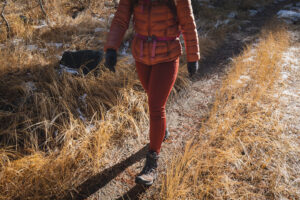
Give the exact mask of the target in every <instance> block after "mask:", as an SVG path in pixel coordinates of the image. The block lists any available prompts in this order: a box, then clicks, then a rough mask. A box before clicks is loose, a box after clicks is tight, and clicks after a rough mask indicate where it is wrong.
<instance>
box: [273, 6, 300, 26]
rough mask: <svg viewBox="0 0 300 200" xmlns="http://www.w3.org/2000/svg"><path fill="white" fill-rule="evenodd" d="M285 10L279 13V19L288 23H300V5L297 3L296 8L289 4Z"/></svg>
mask: <svg viewBox="0 0 300 200" xmlns="http://www.w3.org/2000/svg"><path fill="white" fill-rule="evenodd" d="M284 8H285V9H284V10H280V11H278V12H277V17H278V18H281V19H283V20H284V21H285V22H286V23H289V24H291V23H294V22H298V21H300V4H299V3H297V4H295V6H294V5H293V4H289V5H287V6H285V7H284Z"/></svg>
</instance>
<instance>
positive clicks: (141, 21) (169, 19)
mask: <svg viewBox="0 0 300 200" xmlns="http://www.w3.org/2000/svg"><path fill="white" fill-rule="evenodd" d="M145 1H146V3H145ZM176 9H177V17H176V16H174V12H172V11H171V9H170V8H169V6H168V5H167V4H162V3H161V2H159V1H155V0H152V1H151V0H148V1H147V0H140V1H139V2H138V4H137V5H136V6H135V7H134V8H133V9H131V0H120V3H119V6H118V9H117V11H116V13H115V16H114V18H113V20H112V24H111V27H110V31H109V33H108V35H107V41H106V44H105V46H104V50H105V51H106V50H107V49H109V48H111V49H115V50H117V49H118V48H119V47H120V45H121V42H122V40H123V36H124V34H125V32H126V30H127V29H128V26H129V22H130V18H131V16H132V14H133V21H134V30H135V32H136V33H137V34H138V35H141V36H145V37H147V36H155V37H157V38H176V37H177V36H178V35H179V34H180V33H182V35H183V39H184V42H185V49H186V54H187V61H188V62H194V61H198V60H199V59H200V50H199V40H198V34H197V30H196V24H195V20H194V16H193V10H192V5H191V0H176ZM141 43H142V44H141ZM154 45H155V46H154ZM131 49H132V55H133V57H134V58H135V59H136V60H137V61H139V62H142V63H144V64H147V65H153V64H157V63H162V62H168V61H171V60H175V59H176V58H177V57H178V56H180V55H181V54H182V47H181V44H180V41H179V38H178V37H177V38H176V39H172V40H166V41H157V42H156V43H155V44H154V42H153V41H145V40H143V39H142V38H141V37H138V36H135V37H134V39H133V41H132V46H131ZM153 50H154V51H155V56H154V57H153ZM141 51H142V52H141Z"/></svg>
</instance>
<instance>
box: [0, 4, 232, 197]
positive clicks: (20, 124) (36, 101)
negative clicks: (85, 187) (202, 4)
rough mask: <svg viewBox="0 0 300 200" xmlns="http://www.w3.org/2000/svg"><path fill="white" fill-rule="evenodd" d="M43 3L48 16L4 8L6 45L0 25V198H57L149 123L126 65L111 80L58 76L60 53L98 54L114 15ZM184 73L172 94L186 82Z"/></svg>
mask: <svg viewBox="0 0 300 200" xmlns="http://www.w3.org/2000/svg"><path fill="white" fill-rule="evenodd" d="M88 2H90V3H88ZM44 3H45V5H44V7H45V11H46V13H47V18H46V17H45V16H44V14H43V13H42V11H41V9H40V7H39V5H38V3H37V1H31V0H16V1H13V2H10V3H9V5H8V6H7V8H6V9H5V16H6V18H7V20H8V21H9V23H10V26H11V34H10V37H11V38H10V39H7V32H6V28H5V25H4V23H2V24H1V25H0V26H1V27H0V28H1V32H0V42H1V45H2V46H1V48H0V62H1V66H0V123H1V127H0V199H5V200H6V199H50V198H54V199H59V198H62V197H63V196H64V195H65V194H66V193H68V192H70V191H73V190H74V189H75V188H76V186H77V185H79V184H80V183H82V182H83V181H84V180H85V179H87V178H88V177H89V176H91V175H93V174H94V173H96V172H98V170H99V168H100V167H101V166H102V161H101V158H102V155H103V153H104V152H105V151H109V149H110V147H111V146H112V145H118V144H119V143H122V142H123V141H124V140H125V139H126V138H128V137H136V136H138V135H139V132H140V127H142V126H146V125H147V123H148V114H147V113H148V108H147V102H146V96H145V94H144V92H143V90H142V87H141V85H140V83H139V81H138V79H137V77H136V73H135V70H134V66H133V65H131V64H128V63H129V62H128V61H127V60H126V59H121V60H120V62H119V64H118V66H117V73H116V74H112V73H110V72H108V71H106V70H104V69H103V66H102V65H100V74H99V75H96V76H94V75H93V74H90V75H88V76H86V77H84V76H81V75H80V76H72V75H70V74H62V75H59V74H58V73H57V71H56V68H57V67H58V59H59V58H58V57H59V56H60V55H61V53H62V52H63V51H64V50H76V49H101V48H102V46H103V41H104V39H105V38H104V34H103V33H104V32H105V31H107V29H108V27H109V23H110V20H111V17H110V14H111V13H113V12H114V11H115V10H114V9H113V8H108V7H105V6H104V1H96V0H92V1H84V0H82V1H70V0H60V1H59V0H53V1H44ZM78 11H80V12H78ZM75 13H78V16H77V17H76V18H75V19H73V18H72V15H74V14H75ZM219 14H220V15H221V13H219ZM21 16H25V18H24V17H21ZM210 20H211V21H214V20H215V18H212V19H210ZM43 21H45V23H47V24H48V26H43ZM41 26H42V27H41ZM212 26H213V24H212ZM96 28H103V30H104V31H99V32H95V29H96ZM204 28H205V27H204ZM207 29H210V27H207ZM213 29H214V28H213ZM224 30H226V31H228V30H231V28H229V29H216V31H215V30H214V31H212V32H210V33H209V34H207V33H205V34H204V35H200V43H201V46H203V47H204V46H205V48H201V53H202V55H207V54H209V53H210V52H212V51H213V50H214V49H215V48H217V46H218V44H220V43H221V42H220V41H221V40H223V39H224V35H225V34H226V31H224ZM220 35H222V37H219V36H220ZM131 36H132V32H131V31H129V32H128V34H127V35H126V37H125V40H130V38H131ZM216 38H218V39H220V41H219V40H216ZM55 43H61V47H56V46H55ZM33 45H34V46H33ZM208 46H209V47H208ZM31 47H34V48H36V49H34V50H32V49H30V48H31ZM206 47H207V48H206ZM128 65H129V66H128ZM183 71H186V70H185V69H181V73H180V76H179V77H178V79H177V82H176V85H175V88H174V90H173V93H172V94H173V95H174V94H176V91H178V90H180V89H182V88H185V87H187V85H188V84H189V81H188V80H187V78H186V73H185V72H184V73H183Z"/></svg>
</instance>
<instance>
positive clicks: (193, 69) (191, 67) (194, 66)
mask: <svg viewBox="0 0 300 200" xmlns="http://www.w3.org/2000/svg"><path fill="white" fill-rule="evenodd" d="M187 68H188V72H189V75H190V77H191V76H193V75H194V74H195V73H196V72H197V70H198V62H188V64H187Z"/></svg>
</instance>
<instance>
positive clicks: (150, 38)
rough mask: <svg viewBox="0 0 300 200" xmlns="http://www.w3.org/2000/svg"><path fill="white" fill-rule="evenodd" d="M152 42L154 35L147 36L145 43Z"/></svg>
mask: <svg viewBox="0 0 300 200" xmlns="http://www.w3.org/2000/svg"><path fill="white" fill-rule="evenodd" d="M153 40H156V36H155V35H152V36H147V42H152V41H153Z"/></svg>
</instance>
